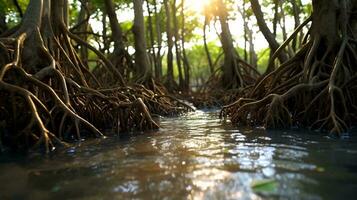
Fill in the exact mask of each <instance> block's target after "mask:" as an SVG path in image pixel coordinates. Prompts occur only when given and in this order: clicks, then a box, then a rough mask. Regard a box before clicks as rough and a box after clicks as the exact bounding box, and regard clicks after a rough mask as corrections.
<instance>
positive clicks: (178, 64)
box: [172, 0, 184, 89]
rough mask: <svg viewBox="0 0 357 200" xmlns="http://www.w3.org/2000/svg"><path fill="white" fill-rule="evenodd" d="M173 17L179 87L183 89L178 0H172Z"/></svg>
mask: <svg viewBox="0 0 357 200" xmlns="http://www.w3.org/2000/svg"><path fill="white" fill-rule="evenodd" d="M172 17H173V25H174V37H175V42H174V44H175V53H176V65H177V70H178V73H179V74H178V76H179V88H180V89H183V87H184V81H183V75H182V63H181V49H180V45H179V42H180V36H179V28H178V21H177V7H176V0H173V1H172Z"/></svg>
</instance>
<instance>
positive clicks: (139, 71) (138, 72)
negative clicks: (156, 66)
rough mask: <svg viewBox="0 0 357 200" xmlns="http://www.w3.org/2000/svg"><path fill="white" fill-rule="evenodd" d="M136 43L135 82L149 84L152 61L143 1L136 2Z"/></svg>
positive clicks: (135, 0)
mask: <svg viewBox="0 0 357 200" xmlns="http://www.w3.org/2000/svg"><path fill="white" fill-rule="evenodd" d="M134 12H135V18H134V25H133V33H134V42H135V67H134V68H135V70H134V72H135V74H134V77H135V80H136V81H137V82H139V83H147V81H149V79H150V78H151V74H150V69H151V67H150V61H149V57H148V54H147V51H146V49H147V47H146V39H145V25H144V14H143V0H134Z"/></svg>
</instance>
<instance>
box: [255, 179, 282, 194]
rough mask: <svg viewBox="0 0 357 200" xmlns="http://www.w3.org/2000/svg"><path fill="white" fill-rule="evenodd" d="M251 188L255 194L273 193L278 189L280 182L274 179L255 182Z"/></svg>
mask: <svg viewBox="0 0 357 200" xmlns="http://www.w3.org/2000/svg"><path fill="white" fill-rule="evenodd" d="M251 187H252V189H253V191H254V192H255V193H273V192H276V191H277V189H278V182H277V181H276V180H273V179H262V180H254V181H253V182H252V183H251Z"/></svg>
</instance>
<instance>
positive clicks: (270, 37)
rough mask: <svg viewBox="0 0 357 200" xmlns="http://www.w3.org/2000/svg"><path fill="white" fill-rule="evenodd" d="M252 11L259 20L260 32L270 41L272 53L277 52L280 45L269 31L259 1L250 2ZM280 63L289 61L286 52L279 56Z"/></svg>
mask: <svg viewBox="0 0 357 200" xmlns="http://www.w3.org/2000/svg"><path fill="white" fill-rule="evenodd" d="M250 3H251V6H252V10H253V12H254V15H255V17H256V19H257V22H258V26H259V29H260V31H261V32H262V33H263V35H264V37H265V39H266V40H267V41H268V43H269V46H270V49H271V51H273V52H275V51H276V50H277V49H278V48H279V46H280V44H279V43H278V42H277V41H276V39H275V37H274V34H273V33H272V32H271V31H270V30H269V28H268V26H267V24H266V23H265V20H264V16H263V12H262V10H261V7H260V4H259V1H258V0H250ZM278 58H279V61H280V63H284V62H286V61H287V59H288V57H287V55H286V54H285V53H284V52H281V53H280V54H279V56H278Z"/></svg>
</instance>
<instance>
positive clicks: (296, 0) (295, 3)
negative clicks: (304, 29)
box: [290, 0, 301, 52]
mask: <svg viewBox="0 0 357 200" xmlns="http://www.w3.org/2000/svg"><path fill="white" fill-rule="evenodd" d="M290 3H291V5H292V8H293V15H294V21H295V25H294V29H296V28H297V27H298V26H299V25H300V12H301V10H300V6H301V0H291V1H290ZM297 41H298V40H297V38H294V39H293V41H292V48H293V50H294V52H295V51H296V49H297V48H298V44H297Z"/></svg>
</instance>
